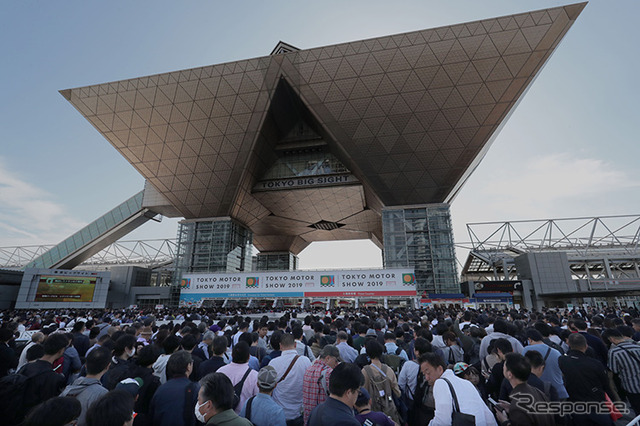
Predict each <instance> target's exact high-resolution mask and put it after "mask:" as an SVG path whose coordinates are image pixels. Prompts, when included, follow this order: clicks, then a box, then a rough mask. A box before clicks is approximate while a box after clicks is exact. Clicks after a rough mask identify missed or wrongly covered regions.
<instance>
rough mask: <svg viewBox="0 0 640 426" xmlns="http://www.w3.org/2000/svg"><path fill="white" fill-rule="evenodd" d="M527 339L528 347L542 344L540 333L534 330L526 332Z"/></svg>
mask: <svg viewBox="0 0 640 426" xmlns="http://www.w3.org/2000/svg"><path fill="white" fill-rule="evenodd" d="M545 325H546V324H545ZM527 339H528V340H529V344H530V345H535V344H538V343H542V340H543V339H544V337H542V333H540V332H539V331H538V330H536V329H535V328H530V329H529V330H527Z"/></svg>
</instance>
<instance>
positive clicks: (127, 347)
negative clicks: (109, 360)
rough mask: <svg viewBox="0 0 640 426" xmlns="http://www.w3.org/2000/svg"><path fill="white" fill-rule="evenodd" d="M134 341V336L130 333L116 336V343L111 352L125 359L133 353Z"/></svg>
mask: <svg viewBox="0 0 640 426" xmlns="http://www.w3.org/2000/svg"><path fill="white" fill-rule="evenodd" d="M136 342H137V340H136V338H135V336H132V335H131V334H124V335H122V336H120V337H118V340H116V345H115V347H114V348H113V354H114V355H115V356H118V357H122V358H125V359H128V358H131V357H132V356H133V355H135V348H136Z"/></svg>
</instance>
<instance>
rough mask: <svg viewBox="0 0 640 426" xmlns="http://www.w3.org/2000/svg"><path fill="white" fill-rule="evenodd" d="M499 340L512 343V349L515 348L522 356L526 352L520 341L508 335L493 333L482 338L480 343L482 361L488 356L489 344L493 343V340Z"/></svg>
mask: <svg viewBox="0 0 640 426" xmlns="http://www.w3.org/2000/svg"><path fill="white" fill-rule="evenodd" d="M499 338H505V339H507V340H508V341H509V342H511V347H512V348H513V351H514V352H517V353H519V354H521V353H522V352H523V351H524V347H523V346H522V343H520V341H519V340H518V339H516V338H515V337H512V336H509V335H508V334H504V333H500V332H498V331H494V332H493V333H491V335H487V336H485V337H483V338H482V341H481V342H480V359H484V357H486V356H487V355H488V352H487V350H488V349H489V343H491V341H492V340H495V339H499Z"/></svg>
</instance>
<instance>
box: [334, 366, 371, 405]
mask: <svg viewBox="0 0 640 426" xmlns="http://www.w3.org/2000/svg"><path fill="white" fill-rule="evenodd" d="M363 384H364V376H363V375H362V372H361V371H360V368H359V367H358V366H357V365H355V364H352V363H349V362H343V363H341V364H339V365H338V366H336V368H334V369H333V372H332V373H331V377H330V378H329V392H330V393H331V397H332V398H335V399H338V400H340V401H342V402H343V403H344V404H346V405H347V406H349V407H351V408H353V406H354V405H355V403H356V399H358V393H359V392H360V387H361V386H362V385H363Z"/></svg>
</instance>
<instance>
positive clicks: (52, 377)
mask: <svg viewBox="0 0 640 426" xmlns="http://www.w3.org/2000/svg"><path fill="white" fill-rule="evenodd" d="M68 345H69V340H68V339H67V337H66V336H65V335H64V334H62V333H53V334H51V335H50V336H49V337H47V338H46V339H45V341H44V343H43V346H44V356H43V357H42V358H40V359H39V360H37V361H33V362H31V363H29V364H27V365H25V366H24V367H23V368H22V370H20V372H19V373H17V374H12V375H10V376H7V377H4V378H3V379H2V380H1V381H0V418H1V419H2V421H3V423H4V424H7V425H12V424H18V423H20V422H21V421H22V420H23V419H24V417H25V415H26V414H27V413H28V412H29V410H30V409H31V408H33V407H35V406H36V405H38V404H40V403H41V402H44V401H46V400H48V399H50V398H53V397H55V396H58V395H59V394H60V392H61V391H62V389H63V388H64V385H65V380H64V376H63V375H62V374H58V373H56V372H55V371H54V370H53V363H54V362H55V361H56V360H57V359H59V358H60V357H62V354H64V351H65V349H67V346H68Z"/></svg>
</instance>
